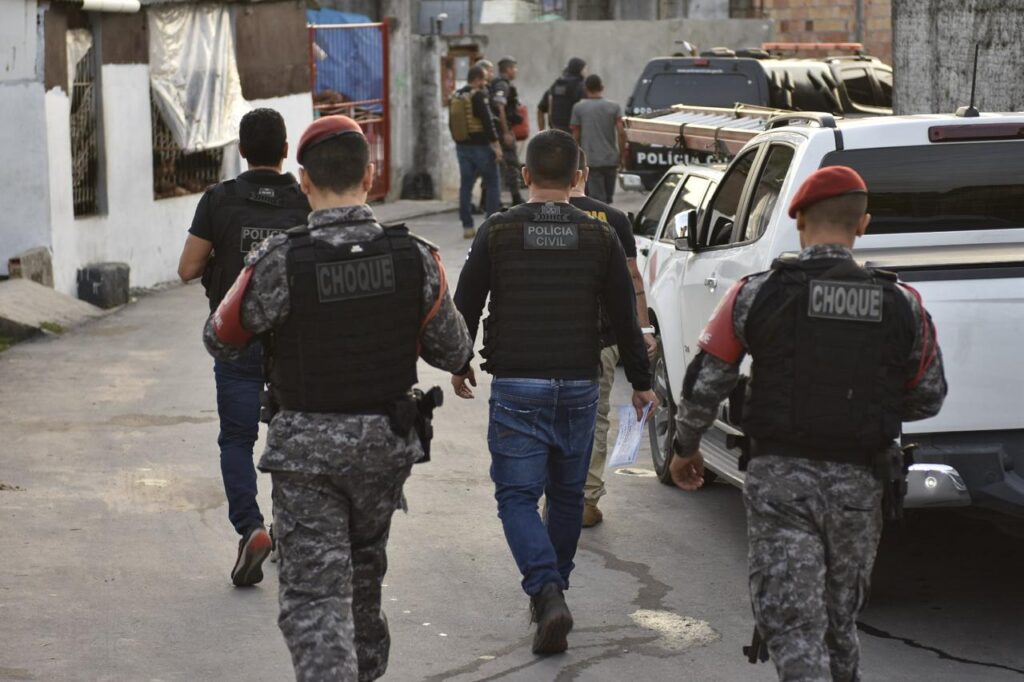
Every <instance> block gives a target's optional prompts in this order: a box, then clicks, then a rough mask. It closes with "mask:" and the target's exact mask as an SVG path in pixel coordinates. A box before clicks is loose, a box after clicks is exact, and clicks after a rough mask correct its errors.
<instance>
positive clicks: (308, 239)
mask: <svg viewBox="0 0 1024 682" xmlns="http://www.w3.org/2000/svg"><path fill="white" fill-rule="evenodd" d="M285 236H287V237H288V242H287V244H288V260H290V261H295V262H303V263H305V262H310V261H313V260H316V254H315V253H314V252H313V236H312V234H310V231H309V225H296V226H295V227H293V228H290V229H288V230H285Z"/></svg>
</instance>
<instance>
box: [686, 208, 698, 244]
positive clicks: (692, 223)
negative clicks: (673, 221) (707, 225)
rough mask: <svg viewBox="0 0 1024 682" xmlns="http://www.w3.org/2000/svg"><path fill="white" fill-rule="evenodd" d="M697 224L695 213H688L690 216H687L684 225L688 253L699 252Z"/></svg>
mask: <svg viewBox="0 0 1024 682" xmlns="http://www.w3.org/2000/svg"><path fill="white" fill-rule="evenodd" d="M699 222H700V221H699V220H698V216H697V211H690V214H689V215H688V216H687V225H686V245H687V246H688V247H689V248H690V251H700V244H699V243H698V241H697V225H698V223H699Z"/></svg>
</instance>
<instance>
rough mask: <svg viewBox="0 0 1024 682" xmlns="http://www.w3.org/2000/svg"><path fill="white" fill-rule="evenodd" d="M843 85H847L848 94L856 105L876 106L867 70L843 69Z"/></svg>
mask: <svg viewBox="0 0 1024 682" xmlns="http://www.w3.org/2000/svg"><path fill="white" fill-rule="evenodd" d="M843 83H845V84H846V94H848V95H849V96H850V100H851V101H852V102H853V103H854V104H862V105H865V106H869V107H873V106H875V94H874V91H873V90H872V89H871V76H869V75H868V72H867V69H860V68H857V69H843ZM889 99H890V100H891V99H892V97H891V96H890V98H889Z"/></svg>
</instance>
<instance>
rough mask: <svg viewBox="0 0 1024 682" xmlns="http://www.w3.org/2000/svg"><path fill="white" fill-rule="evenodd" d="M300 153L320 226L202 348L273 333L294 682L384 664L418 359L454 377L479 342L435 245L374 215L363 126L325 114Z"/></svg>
mask: <svg viewBox="0 0 1024 682" xmlns="http://www.w3.org/2000/svg"><path fill="white" fill-rule="evenodd" d="M297 157H298V161H299V164H300V165H301V166H302V168H301V170H300V173H299V182H300V185H301V187H302V191H303V192H304V193H305V194H306V196H308V197H309V203H310V205H311V206H312V208H313V212H312V213H310V214H309V224H308V225H303V226H300V227H295V228H292V229H290V230H288V231H287V232H285V233H282V234H279V235H276V236H273V237H271V238H270V239H268V240H266V241H265V242H263V243H262V244H261V245H260V246H259V248H258V249H257V250H255V251H253V252H252V253H250V254H249V256H248V257H247V258H246V267H245V269H244V270H243V271H242V273H241V274H240V275H239V277H238V279H237V280H235V283H234V285H233V286H232V288H231V290H230V291H229V292H228V293H227V295H226V296H225V298H224V300H223V301H222V302H221V304H220V306H219V307H218V308H217V310H216V311H215V312H214V314H213V315H212V316H211V317H210V320H209V321H208V322H207V324H206V328H205V330H204V337H203V338H204V342H205V343H206V347H207V349H208V350H209V351H210V353H211V354H212V355H213V356H214V357H217V358H227V359H230V358H233V357H236V356H237V355H239V354H241V353H243V352H244V349H245V348H246V347H247V346H248V345H249V344H251V343H252V342H253V339H255V338H259V337H262V338H263V339H264V340H265V345H266V348H267V352H268V354H269V356H270V393H269V395H268V399H267V400H266V401H265V407H266V408H267V412H268V413H273V415H272V417H271V415H270V414H267V415H266V416H267V417H270V428H269V430H268V433H267V445H266V449H265V451H264V453H263V457H262V458H261V459H260V463H259V468H260V469H261V470H263V471H269V472H270V473H271V476H272V479H273V488H274V492H273V499H274V536H275V538H274V539H275V541H276V542H277V546H278V550H279V563H278V582H279V592H280V594H279V601H280V606H281V614H280V617H279V619H278V624H279V626H280V628H281V632H282V633H283V635H284V639H285V642H286V643H287V645H288V649H289V650H290V651H291V654H292V663H293V665H294V668H295V678H296V679H297V680H300V681H303V682H314V681H315V682H321V681H322V680H356V679H358V680H373V679H377V678H378V677H380V676H381V675H383V674H384V672H385V670H386V669H387V662H388V648H389V643H390V639H389V634H388V626H387V619H386V618H385V617H384V615H383V613H382V611H381V603H380V599H381V592H380V590H381V582H382V580H383V578H384V571H385V569H386V567H387V556H386V553H385V548H386V545H387V538H388V530H389V528H390V524H391V515H392V513H393V512H394V511H395V509H396V508H398V507H399V506H401V505H402V504H403V498H402V486H403V484H404V482H405V480H406V478H407V477H408V476H409V472H410V470H411V468H412V465H413V462H415V461H417V460H418V459H420V458H421V457H422V456H423V449H422V446H421V443H420V441H419V439H418V438H417V433H416V430H415V429H414V421H415V419H416V414H417V405H416V403H415V402H414V400H413V399H412V397H411V396H410V389H411V388H412V387H413V385H414V384H415V383H416V381H417V376H416V365H417V360H418V358H419V357H422V358H423V359H424V360H426V361H427V362H428V363H429V364H431V365H433V366H434V367H438V368H439V369H442V370H446V371H449V372H454V371H456V370H459V369H461V368H462V367H464V366H465V365H466V364H468V362H469V358H470V356H471V351H472V342H471V341H470V338H469V334H468V332H467V331H466V323H465V320H463V318H462V315H461V314H459V312H458V310H456V308H455V305H454V304H453V303H452V299H451V296H450V295H449V293H448V286H447V279H446V277H445V273H444V268H443V267H442V265H441V257H440V254H439V253H438V251H437V248H436V247H435V246H433V245H432V244H430V243H429V242H426V241H424V240H422V239H420V238H418V237H416V236H415V235H412V234H410V232H409V230H408V229H407V228H406V227H405V226H404V225H398V226H385V225H381V224H380V223H378V222H377V220H376V218H374V215H373V211H372V210H371V209H370V207H369V206H367V205H366V195H367V192H369V190H370V188H371V186H372V185H373V177H374V167H373V164H372V163H369V148H368V145H367V142H366V138H365V137H364V136H363V131H362V130H361V129H360V127H359V124H358V123H356V122H355V121H354V120H352V119H351V118H349V117H347V116H324V117H323V118H320V119H318V120H317V121H316V122H314V123H313V124H312V125H310V126H309V128H307V129H306V132H305V133H304V134H303V135H302V139H301V140H300V141H299V147H298V153H297Z"/></svg>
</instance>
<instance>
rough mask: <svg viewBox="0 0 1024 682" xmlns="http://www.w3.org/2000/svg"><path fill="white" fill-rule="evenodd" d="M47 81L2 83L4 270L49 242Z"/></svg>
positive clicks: (0, 229)
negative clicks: (18, 257) (24, 253)
mask: <svg viewBox="0 0 1024 682" xmlns="http://www.w3.org/2000/svg"><path fill="white" fill-rule="evenodd" d="M44 101H45V93H44V92H43V84H42V83H38V82H35V81H20V82H6V83H0V112H3V113H2V114H0V120H2V124H0V149H3V150H4V159H5V161H4V163H2V164H0V206H2V207H3V209H2V210H0V274H7V260H8V259H9V258H11V257H12V256H15V255H17V254H19V253H21V252H22V251H25V250H27V249H31V248H33V247H36V246H50V230H49V224H50V183H49V178H48V176H47V170H46V169H47V167H48V165H49V163H48V160H47V129H46V126H45V125H44V123H43V121H44V119H45V116H46V110H45V106H44Z"/></svg>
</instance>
